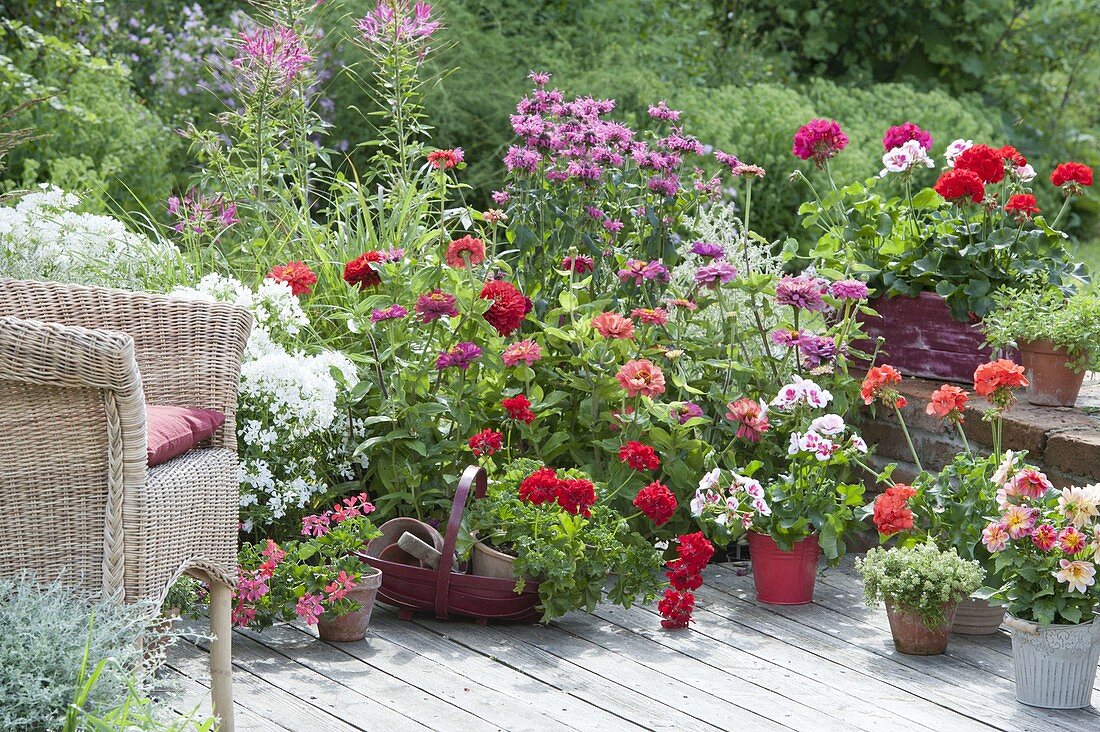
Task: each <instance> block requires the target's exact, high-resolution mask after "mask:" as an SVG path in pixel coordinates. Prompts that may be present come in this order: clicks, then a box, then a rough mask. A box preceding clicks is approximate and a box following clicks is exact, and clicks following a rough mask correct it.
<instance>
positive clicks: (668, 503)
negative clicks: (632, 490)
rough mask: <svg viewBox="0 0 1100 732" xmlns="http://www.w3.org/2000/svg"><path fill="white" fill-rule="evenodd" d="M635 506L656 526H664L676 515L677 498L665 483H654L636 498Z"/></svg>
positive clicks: (642, 490)
mask: <svg viewBox="0 0 1100 732" xmlns="http://www.w3.org/2000/svg"><path fill="white" fill-rule="evenodd" d="M634 506H635V507H636V508H637V509H638V510H640V511H641V512H642V513H644V514H645V515H646V516H647V517H648V518H649V520H650V521H652V522H653V523H654V524H655V525H657V526H663V525H664V524H666V523H668V520H669V519H670V518H672V515H673V514H674V513H676V496H674V495H672V491H670V490H669V489H668V486H666V485H665V484H664V483H661V482H659V481H653V482H652V483H650V484H649V485H647V486H646V487H645V488H642V489H641V490H640V491H638V495H636V496H634Z"/></svg>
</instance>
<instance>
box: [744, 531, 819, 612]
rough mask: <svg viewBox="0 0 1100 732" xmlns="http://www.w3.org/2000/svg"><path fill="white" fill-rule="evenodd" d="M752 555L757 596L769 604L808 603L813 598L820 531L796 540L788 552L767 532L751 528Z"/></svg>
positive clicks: (753, 579)
mask: <svg viewBox="0 0 1100 732" xmlns="http://www.w3.org/2000/svg"><path fill="white" fill-rule="evenodd" d="M748 541H749V559H750V560H751V562H752V581H753V583H754V584H755V585H756V599H757V600H759V601H760V602H764V603H767V604H769V605H808V604H810V603H811V602H813V599H814V583H815V582H816V581H817V560H818V558H819V557H820V556H821V545H820V544H818V541H817V535H810V536H808V537H806V538H805V539H803V540H801V541H798V542H795V545H794V547H792V549H791V551H789V552H785V551H783V550H782V549H780V548H779V546H778V545H777V544H776V543H775V541H774V540H773V539H772V538H771V537H770V536H768V535H767V534H758V533H756V532H755V531H750V532H749V535H748Z"/></svg>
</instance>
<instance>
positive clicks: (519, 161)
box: [504, 145, 542, 173]
mask: <svg viewBox="0 0 1100 732" xmlns="http://www.w3.org/2000/svg"><path fill="white" fill-rule="evenodd" d="M540 162H542V156H541V155H539V154H538V152H536V151H534V150H528V149H527V148H523V147H517V146H516V145H512V146H511V147H509V148H508V152H507V153H505V155H504V165H505V167H506V168H508V170H524V171H527V172H528V173H534V172H535V170H537V169H538V167H539V163H540Z"/></svg>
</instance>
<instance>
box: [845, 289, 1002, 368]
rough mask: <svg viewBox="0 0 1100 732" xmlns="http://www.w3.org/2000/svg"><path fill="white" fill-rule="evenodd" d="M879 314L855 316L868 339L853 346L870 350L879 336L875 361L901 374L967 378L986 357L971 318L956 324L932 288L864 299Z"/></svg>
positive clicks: (989, 353) (987, 357) (985, 350)
mask: <svg viewBox="0 0 1100 732" xmlns="http://www.w3.org/2000/svg"><path fill="white" fill-rule="evenodd" d="M869 304H870V306H871V307H872V308H874V309H875V310H876V311H877V312H878V314H879V316H880V317H877V318H876V317H872V316H867V315H858V316H857V319H858V320H859V321H860V323H861V324H862V325H863V331H864V333H865V334H866V335H867V340H862V341H857V342H856V343H855V344H853V346H854V347H855V348H859V349H861V350H864V351H866V352H867V353H871V352H873V351H874V349H875V343H876V341H877V339H878V338H882V339H883V345H882V350H881V351H880V353H879V358H878V363H877V364H876V365H881V364H883V363H888V364H890V365H892V366H894V367H895V368H897V369H898V370H900V371H901V372H902V373H903V374H905V375H906V376H922V377H925V378H930V379H943V380H947V381H962V382H970V381H971V380H972V379H973V378H974V369H976V368H978V366H979V365H981V364H983V363H985V362H986V361H988V360H989V357H990V355H991V351H990V350H989V349H986V348H982V342H983V341H984V338H983V337H982V334H981V333H980V332H979V331H978V330H977V329H976V328H975V327H974V324H975V322H976V321H971V322H967V323H960V322H959V321H957V320H955V319H954V318H953V317H951V311H950V310H949V309H948V307H947V302H946V301H945V300H944V298H942V297H941V296H939V295H937V294H936V293H934V292H922V293H920V295H918V296H917V297H877V298H875V299H873V300H871V302H870V303H869Z"/></svg>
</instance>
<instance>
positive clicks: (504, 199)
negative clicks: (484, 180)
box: [492, 191, 512, 206]
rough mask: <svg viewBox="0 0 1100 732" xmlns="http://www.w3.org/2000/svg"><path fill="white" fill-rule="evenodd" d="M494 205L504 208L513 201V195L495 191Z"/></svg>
mask: <svg viewBox="0 0 1100 732" xmlns="http://www.w3.org/2000/svg"><path fill="white" fill-rule="evenodd" d="M492 195H493V203H495V204H496V205H498V206H503V205H504V204H506V203H508V202H509V201H511V200H512V194H511V193H509V192H508V191H493V194H492Z"/></svg>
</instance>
